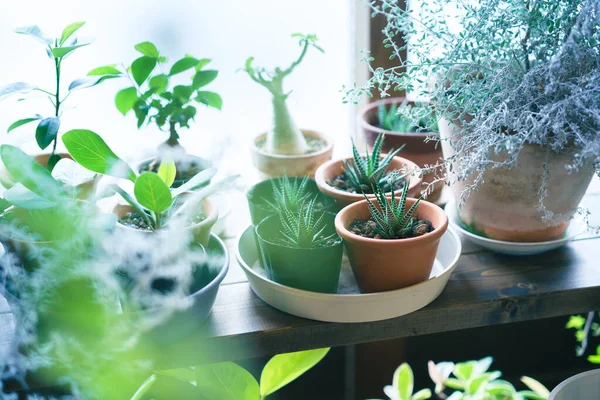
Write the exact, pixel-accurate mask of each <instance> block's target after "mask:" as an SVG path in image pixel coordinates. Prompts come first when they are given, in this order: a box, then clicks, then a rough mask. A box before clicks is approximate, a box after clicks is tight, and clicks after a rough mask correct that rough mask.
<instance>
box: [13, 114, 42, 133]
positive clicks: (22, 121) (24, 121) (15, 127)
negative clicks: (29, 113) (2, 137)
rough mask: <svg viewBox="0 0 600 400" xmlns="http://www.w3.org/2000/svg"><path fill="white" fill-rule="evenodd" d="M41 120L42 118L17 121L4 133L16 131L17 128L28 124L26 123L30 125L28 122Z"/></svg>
mask: <svg viewBox="0 0 600 400" xmlns="http://www.w3.org/2000/svg"><path fill="white" fill-rule="evenodd" d="M41 118H42V117H33V118H23V119H20V120H18V121H15V122H13V123H12V124H11V125H10V126H9V127H8V129H7V130H6V133H9V132H10V131H12V130H13V129H17V128H18V127H20V126H23V125H25V124H28V123H30V122H33V121H37V120H39V119H41Z"/></svg>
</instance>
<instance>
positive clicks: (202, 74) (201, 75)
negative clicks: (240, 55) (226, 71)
mask: <svg viewBox="0 0 600 400" xmlns="http://www.w3.org/2000/svg"><path fill="white" fill-rule="evenodd" d="M217 75H219V71H215V70H206V71H198V72H196V74H195V75H194V78H193V80H192V87H193V88H194V90H197V89H200V88H201V87H202V86H206V85H208V84H209V83H211V82H212V81H214V80H215V79H216V78H217Z"/></svg>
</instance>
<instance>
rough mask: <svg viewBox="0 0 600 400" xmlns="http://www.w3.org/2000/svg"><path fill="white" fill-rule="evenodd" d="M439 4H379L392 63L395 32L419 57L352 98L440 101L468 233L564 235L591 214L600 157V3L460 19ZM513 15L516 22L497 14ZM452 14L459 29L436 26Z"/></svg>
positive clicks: (482, 8)
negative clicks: (407, 7)
mask: <svg viewBox="0 0 600 400" xmlns="http://www.w3.org/2000/svg"><path fill="white" fill-rule="evenodd" d="M442 3H443V2H442V1H438V0H435V1H434V2H433V3H430V4H429V5H428V6H427V7H422V8H420V9H419V10H415V12H411V13H407V12H405V11H404V10H402V9H401V8H400V6H399V5H396V4H390V3H389V2H387V1H383V2H375V3H372V5H373V12H374V13H375V14H379V15H382V16H383V17H384V18H387V21H388V25H387V27H386V28H385V29H384V32H385V33H386V34H387V39H386V45H388V47H391V48H392V50H393V51H394V57H399V56H400V55H401V54H400V51H401V49H400V47H398V46H396V43H397V42H396V40H397V38H398V37H399V38H401V39H403V40H404V41H405V42H407V43H408V42H409V41H410V43H411V45H410V49H411V52H412V56H411V57H409V58H399V60H401V61H399V65H398V66H395V67H393V68H391V69H388V70H384V69H379V70H377V71H376V73H375V75H374V77H373V78H372V79H371V80H369V81H368V82H367V84H366V85H365V86H364V87H363V88H360V89H358V90H353V91H350V92H349V93H348V94H349V95H350V97H351V98H353V96H354V95H356V94H358V93H364V91H365V90H366V91H370V90H373V89H375V88H376V87H379V89H380V90H381V91H382V94H383V95H386V94H387V93H386V91H387V90H388V89H392V88H393V89H394V90H403V89H407V90H412V93H413V95H415V96H418V97H425V98H429V99H431V101H432V103H433V104H435V107H436V112H437V114H438V115H439V116H440V123H439V128H440V134H441V138H442V139H443V140H442V148H443V151H444V157H445V161H444V163H443V164H444V166H446V171H447V178H448V180H449V182H450V184H451V186H452V191H453V193H454V197H455V198H456V202H457V204H458V206H459V210H458V214H459V217H460V219H461V221H462V223H463V224H464V225H465V227H466V228H467V229H470V230H471V231H473V232H474V233H476V234H479V235H485V236H487V237H489V238H493V239H498V240H505V241H515V242H537V241H548V240H553V239H557V238H560V237H561V236H562V235H563V233H564V232H565V230H566V228H567V226H568V224H569V220H570V219H571V218H572V217H573V215H574V214H575V213H581V214H584V215H585V214H586V211H585V210H583V209H581V208H579V203H580V201H581V198H582V196H583V194H584V193H585V191H586V188H587V186H588V184H589V182H590V180H591V179H592V176H593V174H594V170H595V169H597V165H598V157H599V156H600V150H599V149H600V136H599V135H598V131H599V130H600V123H599V121H598V118H597V116H598V115H599V113H600V98H599V97H598V96H597V92H598V82H600V79H598V78H599V75H598V71H600V59H599V58H598V52H599V51H600V41H599V40H598V37H599V35H600V33H599V32H600V29H599V26H600V24H599V23H598V21H599V18H600V17H599V16H598V12H597V9H598V4H597V1H595V0H584V1H578V0H577V1H576V0H565V1H563V2H558V3H557V2H553V1H549V0H545V1H542V2H536V3H531V2H519V1H512V0H502V1H500V2H497V1H490V0H479V1H477V2H475V3H469V4H467V3H460V4H458V6H457V7H458V9H457V10H456V12H455V13H454V12H453V14H452V16H450V15H446V11H447V10H446V9H445V8H444V7H443V6H442ZM506 9H510V10H512V11H511V13H512V15H513V17H512V18H509V19H507V18H504V16H502V15H500V14H501V12H499V10H506ZM445 18H453V19H454V20H455V22H457V24H456V25H460V26H461V28H462V29H460V30H453V29H452V28H451V26H454V25H455V24H450V23H448V24H440V23H438V21H439V20H443V19H445ZM392 36H394V39H392ZM434 76H435V77H436V78H435V79H434V80H433V81H432V80H431V77H434ZM428 81H430V84H425V83H426V82H428ZM419 82H423V83H422V84H421V83H419Z"/></svg>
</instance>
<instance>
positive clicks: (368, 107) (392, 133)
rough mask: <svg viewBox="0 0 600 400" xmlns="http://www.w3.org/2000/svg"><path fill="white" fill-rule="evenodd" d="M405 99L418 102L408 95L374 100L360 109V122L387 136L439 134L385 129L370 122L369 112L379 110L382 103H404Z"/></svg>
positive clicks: (365, 128) (418, 136)
mask: <svg viewBox="0 0 600 400" xmlns="http://www.w3.org/2000/svg"><path fill="white" fill-rule="evenodd" d="M404 101H407V102H408V103H416V101H413V100H407V98H406V97H389V98H386V99H380V100H376V101H373V102H371V103H369V104H368V105H366V106H364V107H362V108H361V109H360V111H359V112H358V115H357V119H358V123H359V124H360V126H361V127H362V128H363V129H364V130H369V131H373V132H377V133H383V134H385V135H386V136H402V137H404V136H412V137H417V138H423V139H425V138H428V137H432V136H437V135H439V133H437V132H434V131H427V132H397V131H388V130H387V129H383V128H380V127H378V126H375V125H372V124H370V123H369V119H368V118H367V116H368V114H369V113H371V112H373V111H377V108H378V107H379V105H380V104H385V105H388V104H394V103H403V102H404ZM424 103H427V102H424Z"/></svg>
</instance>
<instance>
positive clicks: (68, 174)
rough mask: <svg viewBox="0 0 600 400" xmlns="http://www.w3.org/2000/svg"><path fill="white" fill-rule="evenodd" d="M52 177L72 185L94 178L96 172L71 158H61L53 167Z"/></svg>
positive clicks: (81, 183)
mask: <svg viewBox="0 0 600 400" xmlns="http://www.w3.org/2000/svg"><path fill="white" fill-rule="evenodd" d="M52 177H53V178H54V179H56V180H57V181H59V182H62V183H64V184H67V185H69V186H72V187H76V186H79V185H83V184H84V183H87V182H90V181H92V180H94V178H95V177H96V174H95V173H94V172H92V171H90V170H87V169H85V168H84V167H82V166H81V165H79V164H77V163H76V162H75V161H73V160H71V159H70V158H61V159H60V161H58V162H57V163H56V165H55V166H54V168H53V169H52Z"/></svg>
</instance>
